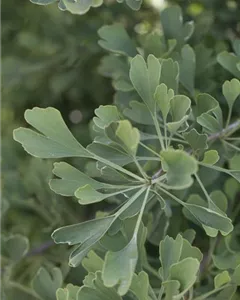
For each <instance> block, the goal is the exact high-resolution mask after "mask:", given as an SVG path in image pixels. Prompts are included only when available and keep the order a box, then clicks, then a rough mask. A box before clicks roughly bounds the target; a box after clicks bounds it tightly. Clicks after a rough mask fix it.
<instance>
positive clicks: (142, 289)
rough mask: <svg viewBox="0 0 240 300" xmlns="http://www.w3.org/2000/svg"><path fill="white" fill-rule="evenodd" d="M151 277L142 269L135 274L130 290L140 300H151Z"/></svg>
mask: <svg viewBox="0 0 240 300" xmlns="http://www.w3.org/2000/svg"><path fill="white" fill-rule="evenodd" d="M148 289H149V279H148V274H147V273H145V272H144V271H141V272H140V273H138V274H133V278H132V283H131V286H130V291H132V292H133V294H134V295H136V297H137V299H138V300H150V298H149V296H148Z"/></svg>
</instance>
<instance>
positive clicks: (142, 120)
mask: <svg viewBox="0 0 240 300" xmlns="http://www.w3.org/2000/svg"><path fill="white" fill-rule="evenodd" d="M129 106H130V108H128V107H127V108H125V109H124V111H123V114H124V115H125V116H126V117H127V118H129V119H131V120H132V121H134V122H136V123H139V124H144V125H153V119H152V116H151V114H150V112H149V110H148V109H147V107H146V105H145V104H144V103H141V102H138V101H131V102H130V103H129Z"/></svg>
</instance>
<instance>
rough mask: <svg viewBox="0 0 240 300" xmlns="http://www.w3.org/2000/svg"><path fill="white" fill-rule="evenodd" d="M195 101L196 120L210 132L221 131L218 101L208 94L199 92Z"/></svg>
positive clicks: (220, 114)
mask: <svg viewBox="0 0 240 300" xmlns="http://www.w3.org/2000/svg"><path fill="white" fill-rule="evenodd" d="M196 101H197V107H196V108H197V109H196V112H197V116H198V117H197V122H198V123H199V124H200V125H201V126H202V127H204V129H205V130H207V131H208V132H210V133H215V132H218V131H221V129H222V126H223V120H222V110H221V108H220V106H219V103H218V101H217V100H216V99H214V98H213V97H212V96H210V95H208V94H199V95H198V97H197V100H196Z"/></svg>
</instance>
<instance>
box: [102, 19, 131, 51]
mask: <svg viewBox="0 0 240 300" xmlns="http://www.w3.org/2000/svg"><path fill="white" fill-rule="evenodd" d="M98 35H99V36H100V38H101V40H100V41H99V42H98V43H99V45H100V46H101V47H102V48H103V49H106V50H108V51H111V52H114V53H118V54H123V55H126V56H130V57H133V56H135V55H137V50H136V46H135V44H134V42H133V41H132V40H131V39H130V37H129V35H128V34H127V32H126V30H125V28H124V27H123V25H122V24H114V25H106V26H102V27H101V28H100V29H99V30H98Z"/></svg>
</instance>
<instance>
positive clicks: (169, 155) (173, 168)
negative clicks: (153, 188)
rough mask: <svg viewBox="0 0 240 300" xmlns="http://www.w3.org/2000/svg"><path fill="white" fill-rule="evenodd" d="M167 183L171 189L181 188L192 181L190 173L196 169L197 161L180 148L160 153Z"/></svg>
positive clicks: (187, 185) (189, 184)
mask: <svg viewBox="0 0 240 300" xmlns="http://www.w3.org/2000/svg"><path fill="white" fill-rule="evenodd" d="M160 155H161V159H162V168H163V170H164V171H165V172H166V175H167V184H168V185H169V187H171V188H173V189H183V188H186V187H189V186H191V184H192V183H193V179H192V175H193V174H195V173H196V172H197V171H198V165H197V161H196V160H195V159H194V158H193V157H192V156H190V155H188V154H187V153H186V152H184V151H182V150H172V149H169V150H165V151H161V153H160Z"/></svg>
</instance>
